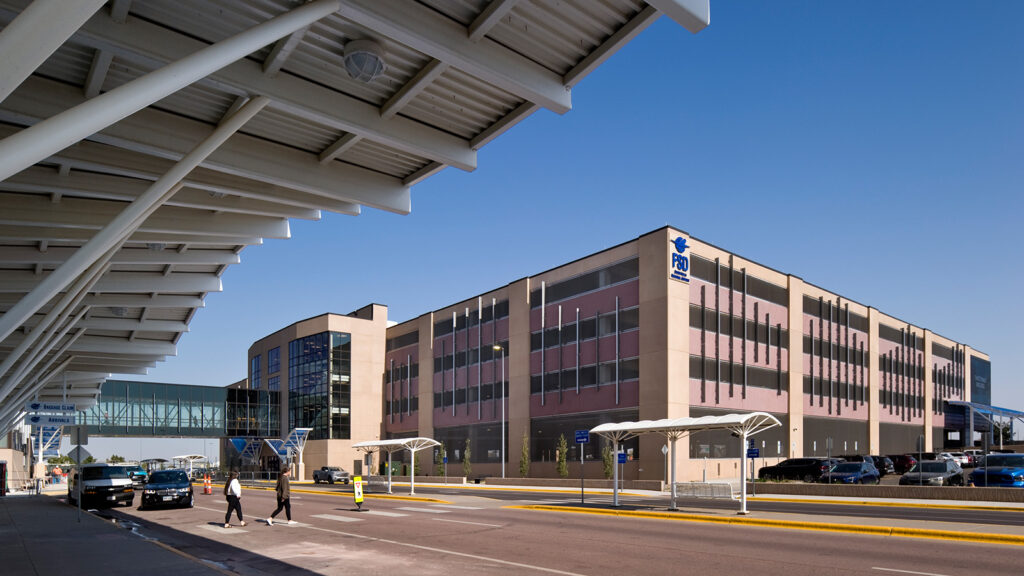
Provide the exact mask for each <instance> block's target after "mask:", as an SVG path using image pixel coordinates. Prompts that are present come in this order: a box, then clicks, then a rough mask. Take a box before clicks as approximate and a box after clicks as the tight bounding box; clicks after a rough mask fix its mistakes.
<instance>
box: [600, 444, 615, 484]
mask: <svg viewBox="0 0 1024 576" xmlns="http://www.w3.org/2000/svg"><path fill="white" fill-rule="evenodd" d="M601 460H602V461H604V477H605V479H609V478H611V477H612V476H613V475H614V474H615V455H614V454H612V447H611V446H610V445H608V443H607V442H605V445H604V448H603V449H602V450H601Z"/></svg>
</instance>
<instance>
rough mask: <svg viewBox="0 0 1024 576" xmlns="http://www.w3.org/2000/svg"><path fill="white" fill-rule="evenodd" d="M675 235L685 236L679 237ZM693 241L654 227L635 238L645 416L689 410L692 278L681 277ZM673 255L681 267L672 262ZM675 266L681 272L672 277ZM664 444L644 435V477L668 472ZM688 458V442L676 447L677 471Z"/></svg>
mask: <svg viewBox="0 0 1024 576" xmlns="http://www.w3.org/2000/svg"><path fill="white" fill-rule="evenodd" d="M677 239H681V241H680V242H676V240H677ZM689 245H690V237H689V235H687V234H686V233H683V232H678V231H676V230H673V229H671V228H663V229H661V230H656V231H654V232H652V233H650V234H648V235H646V236H643V237H641V238H639V239H638V240H637V252H638V256H639V258H640V266H639V268H640V287H639V292H640V294H639V296H640V326H641V331H640V406H639V413H640V419H641V420H658V419H661V418H681V417H686V416H689V415H690V283H689V281H686V280H683V279H682V278H689V274H688V272H689V264H688V263H689V258H690V256H691V254H690V248H689ZM679 248H682V250H679ZM673 259H675V263H677V264H678V265H679V266H678V267H677V266H673ZM684 259H685V263H683V262H684ZM681 267H684V268H685V271H684V270H683V269H682V268H681ZM677 269H678V270H679V273H678V274H677V276H679V278H673V277H672V273H673V271H675V270H677ZM684 272H686V274H685V275H684V274H683V273H684ZM664 445H665V437H664V436H660V435H657V434H647V435H644V436H641V437H640V454H641V461H640V466H639V468H640V469H641V470H642V472H641V473H640V478H642V479H646V480H657V479H663V478H664V477H665V458H664V456H663V455H662V453H661V448H662V446H664ZM683 446H684V447H685V446H686V444H684V445H683ZM688 463H689V452H688V451H687V450H686V449H685V448H684V449H683V450H679V451H677V458H676V473H677V475H678V474H681V471H682V470H684V469H685V468H686V467H687V465H688Z"/></svg>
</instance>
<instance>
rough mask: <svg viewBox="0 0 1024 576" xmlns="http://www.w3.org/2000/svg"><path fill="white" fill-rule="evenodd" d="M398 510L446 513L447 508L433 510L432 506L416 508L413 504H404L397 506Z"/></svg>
mask: <svg viewBox="0 0 1024 576" xmlns="http://www.w3.org/2000/svg"><path fill="white" fill-rule="evenodd" d="M398 510H408V511H409V512H426V513H428V514H447V513H448V512H449V511H448V510H435V509H433V508H416V507H413V506H404V507H401V508H398Z"/></svg>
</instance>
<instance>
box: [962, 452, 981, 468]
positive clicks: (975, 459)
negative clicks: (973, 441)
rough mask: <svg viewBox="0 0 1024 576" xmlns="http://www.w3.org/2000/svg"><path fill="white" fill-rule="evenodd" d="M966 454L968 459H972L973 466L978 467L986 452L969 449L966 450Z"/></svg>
mask: <svg viewBox="0 0 1024 576" xmlns="http://www.w3.org/2000/svg"><path fill="white" fill-rule="evenodd" d="M964 454H967V457H968V458H970V459H971V466H977V465H978V464H979V463H980V462H981V458H982V457H983V456H984V455H985V451H984V450H979V449H978V448H968V449H967V450H964Z"/></svg>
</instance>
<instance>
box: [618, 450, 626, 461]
mask: <svg viewBox="0 0 1024 576" xmlns="http://www.w3.org/2000/svg"><path fill="white" fill-rule="evenodd" d="M625 463H626V453H625V452H619V464H625Z"/></svg>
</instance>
